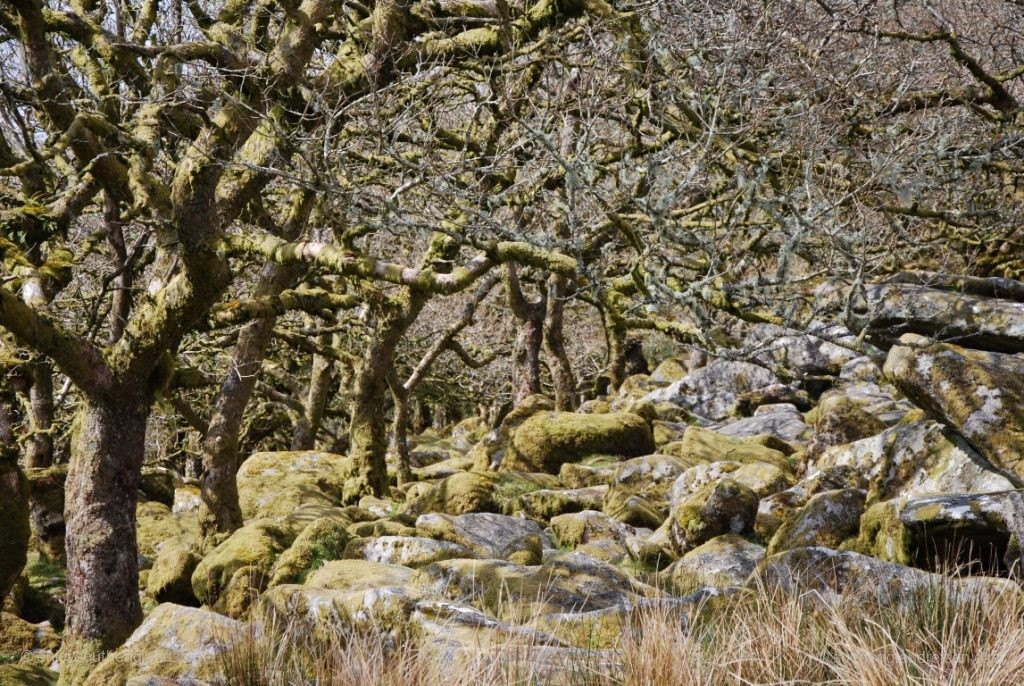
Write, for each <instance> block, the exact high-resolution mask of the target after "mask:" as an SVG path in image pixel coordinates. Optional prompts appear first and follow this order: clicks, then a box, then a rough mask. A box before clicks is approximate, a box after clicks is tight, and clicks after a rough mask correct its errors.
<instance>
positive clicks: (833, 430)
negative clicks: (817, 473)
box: [807, 394, 886, 459]
mask: <svg viewBox="0 0 1024 686" xmlns="http://www.w3.org/2000/svg"><path fill="white" fill-rule="evenodd" d="M885 429H886V426H885V424H884V423H883V422H882V420H881V419H879V418H878V417H876V416H875V415H873V414H870V413H868V412H867V411H865V410H864V406H863V403H861V402H857V401H856V400H854V399H853V398H851V397H850V396H848V395H843V394H836V395H832V396H830V397H828V398H824V399H822V401H821V403H820V404H819V405H818V407H817V412H816V413H815V416H814V435H813V437H812V438H811V441H810V443H809V444H808V446H807V456H808V458H809V459H813V458H816V457H817V456H818V455H820V454H821V453H822V452H824V450H825V449H826V448H829V447H831V446H834V445H843V444H844V443H853V442H854V441H859V440H860V439H862V438H868V437H869V436H874V435H876V434H880V433H882V432H883V431H885Z"/></svg>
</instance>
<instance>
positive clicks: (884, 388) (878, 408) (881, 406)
mask: <svg viewBox="0 0 1024 686" xmlns="http://www.w3.org/2000/svg"><path fill="white" fill-rule="evenodd" d="M837 396H842V397H844V398H846V400H848V401H849V402H851V403H853V404H855V405H856V406H858V407H859V408H860V409H861V410H863V411H864V412H866V413H868V414H869V415H871V416H873V417H875V418H876V419H878V420H879V421H881V422H882V423H883V424H884V425H885V426H894V425H896V424H898V423H899V422H901V421H903V418H904V417H905V416H906V414H907V412H910V411H912V410H914V409H916V408H915V406H914V404H913V403H912V402H910V401H909V400H907V399H906V398H904V397H903V396H902V394H900V392H899V391H897V390H896V388H895V387H894V386H890V385H888V384H879V383H875V382H866V381H857V382H852V383H847V384H845V385H843V386H841V387H839V388H835V389H833V390H831V391H828V392H826V393H824V394H822V396H821V398H820V399H819V401H818V406H817V407H815V408H813V409H812V410H810V411H809V412H807V413H806V414H805V415H804V420H805V421H806V422H807V423H808V424H811V425H814V424H816V423H817V421H818V419H819V415H820V412H821V411H822V410H825V409H827V408H828V406H829V403H831V402H841V401H835V400H833V398H835V397H837Z"/></svg>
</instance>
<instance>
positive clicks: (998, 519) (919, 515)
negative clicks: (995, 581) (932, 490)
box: [900, 491, 1024, 576]
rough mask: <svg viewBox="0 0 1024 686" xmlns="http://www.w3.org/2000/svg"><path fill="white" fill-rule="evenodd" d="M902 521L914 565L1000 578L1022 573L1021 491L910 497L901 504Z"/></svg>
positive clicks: (1023, 495) (1023, 499) (1023, 503)
mask: <svg viewBox="0 0 1024 686" xmlns="http://www.w3.org/2000/svg"><path fill="white" fill-rule="evenodd" d="M900 523H902V524H903V526H904V528H905V529H906V530H907V536H906V538H907V541H908V547H909V550H910V554H911V555H912V556H913V560H914V561H913V564H914V566H916V567H921V568H923V569H929V570H932V571H940V570H941V569H955V570H959V571H960V572H961V573H964V574H990V575H998V576H1020V575H1021V574H1022V573H1024V546H1022V543H1024V492H1022V491H1008V492H1004V493H988V494H985V493H981V494H979V493H962V494H954V495H942V496H931V497H925V498H914V499H911V500H909V501H907V503H906V505H904V507H903V511H902V512H901V513H900ZM936 561H938V564H936Z"/></svg>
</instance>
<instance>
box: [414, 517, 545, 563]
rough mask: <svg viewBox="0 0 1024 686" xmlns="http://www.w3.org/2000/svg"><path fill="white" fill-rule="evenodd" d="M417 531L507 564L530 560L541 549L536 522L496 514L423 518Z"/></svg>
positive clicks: (539, 534) (419, 521)
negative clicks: (511, 560) (516, 559)
mask: <svg viewBox="0 0 1024 686" xmlns="http://www.w3.org/2000/svg"><path fill="white" fill-rule="evenodd" d="M416 531H417V532H419V534H420V535H421V536H429V537H431V538H436V539H439V540H442V541H448V542H449V543H454V544H457V545H459V546H463V547H465V548H467V549H469V550H471V551H472V553H473V556H476V557H481V558H496V559H504V560H507V559H509V558H510V557H511V556H514V555H516V554H517V553H520V554H522V553H524V552H526V553H528V555H527V556H528V557H529V556H530V555H531V551H535V552H537V553H539V549H540V547H541V542H540V536H541V529H540V526H538V525H537V523H536V522H533V521H530V520H529V519H523V518H521V517H508V516H505V515H499V514H493V513H471V514H464V515H459V516H451V515H445V514H437V513H431V514H425V515H420V516H419V517H418V518H417V519H416ZM521 556H522V555H520V557H521ZM533 556H534V557H535V556H536V555H533Z"/></svg>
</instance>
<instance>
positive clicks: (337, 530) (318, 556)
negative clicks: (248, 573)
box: [269, 518, 352, 586]
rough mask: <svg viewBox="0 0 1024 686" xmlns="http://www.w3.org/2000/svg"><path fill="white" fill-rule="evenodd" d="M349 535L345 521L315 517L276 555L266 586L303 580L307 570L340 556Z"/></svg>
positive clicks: (316, 567)
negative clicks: (289, 545)
mask: <svg viewBox="0 0 1024 686" xmlns="http://www.w3.org/2000/svg"><path fill="white" fill-rule="evenodd" d="M351 539H352V534H350V533H349V531H348V527H347V523H346V522H344V521H338V520H335V519H330V518H322V519H318V520H316V521H315V522H313V523H312V524H310V525H309V526H307V527H306V528H305V529H303V531H302V533H301V534H299V536H298V538H296V539H295V542H294V543H292V545H291V547H290V548H288V550H286V551H285V552H284V553H283V554H282V555H281V557H280V558H278V560H277V562H276V563H275V564H274V567H273V569H272V570H271V572H270V583H269V586H277V585H278V584H289V583H302V582H303V581H304V580H305V579H306V576H307V575H308V574H309V573H310V572H312V571H314V570H316V569H319V568H320V567H322V566H323V564H324V563H325V562H327V561H329V560H336V559H338V558H339V557H341V555H342V554H343V553H344V552H345V546H346V545H347V544H348V542H349V541H350V540H351Z"/></svg>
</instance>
